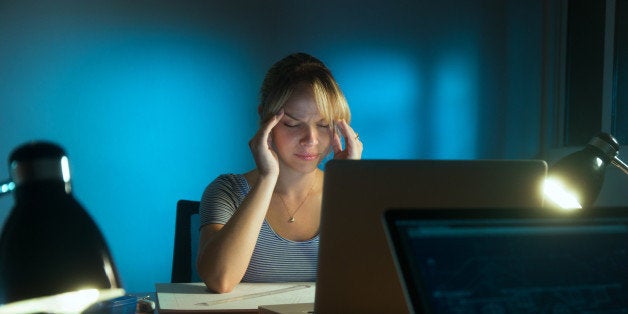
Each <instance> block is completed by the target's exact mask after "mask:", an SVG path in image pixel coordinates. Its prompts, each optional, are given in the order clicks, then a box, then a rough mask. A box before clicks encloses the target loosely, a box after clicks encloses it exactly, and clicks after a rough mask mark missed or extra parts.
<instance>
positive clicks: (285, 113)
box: [284, 111, 325, 122]
mask: <svg viewBox="0 0 628 314" xmlns="http://www.w3.org/2000/svg"><path fill="white" fill-rule="evenodd" d="M284 115H285V116H287V117H288V118H290V119H292V120H297V121H303V120H301V119H299V118H297V117H295V116H293V115H291V114H289V113H287V112H285V111H284ZM321 121H325V118H321V119H320V120H318V121H317V122H321Z"/></svg>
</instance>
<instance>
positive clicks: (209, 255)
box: [197, 178, 276, 293]
mask: <svg viewBox="0 0 628 314" xmlns="http://www.w3.org/2000/svg"><path fill="white" fill-rule="evenodd" d="M275 181H276V179H275V180H272V178H270V179H266V180H264V179H260V180H258V182H257V184H256V185H255V186H254V187H253V188H252V189H251V191H250V192H249V194H248V196H247V197H246V199H245V200H244V201H243V202H242V204H241V205H240V208H239V209H238V210H237V211H236V213H235V214H234V215H233V216H232V217H231V219H229V221H228V222H227V224H225V225H220V224H210V225H206V226H204V227H203V228H202V229H201V234H200V245H199V254H198V259H197V268H198V273H199V275H200V276H201V278H202V279H203V281H204V282H205V285H206V286H207V288H209V289H210V290H212V291H215V292H218V293H224V292H229V291H231V290H233V288H234V287H235V286H236V285H237V284H238V283H240V281H241V280H242V277H243V276H244V273H245V272H246V269H247V267H248V265H249V261H250V260H251V255H252V254H253V249H254V248H255V244H256V243H257V237H258V235H259V231H260V228H261V225H262V222H263V221H264V217H265V216H266V210H267V208H268V204H269V203H270V197H271V195H272V191H273V189H274V186H275Z"/></svg>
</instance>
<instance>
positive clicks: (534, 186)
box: [314, 160, 547, 314]
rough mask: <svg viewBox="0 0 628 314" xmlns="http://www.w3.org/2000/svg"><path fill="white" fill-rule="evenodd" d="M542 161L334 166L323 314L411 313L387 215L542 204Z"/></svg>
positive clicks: (328, 185) (327, 186)
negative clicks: (399, 211) (387, 229)
mask: <svg viewBox="0 0 628 314" xmlns="http://www.w3.org/2000/svg"><path fill="white" fill-rule="evenodd" d="M546 173H547V164H546V163H545V162H544V161H542V160H332V161H329V162H328V163H327V165H326V168H325V177H324V185H323V200H322V213H321V215H322V216H321V226H320V246H319V269H318V277H317V283H316V287H317V288H316V296H315V305H314V307H315V311H316V312H317V313H323V314H324V313H378V312H379V313H404V312H408V308H407V306H406V304H405V300H404V297H403V292H402V289H401V284H400V282H399V279H398V277H397V274H396V270H395V265H394V263H393V259H392V256H391V254H390V250H389V248H388V245H387V242H386V237H385V234H384V229H383V225H382V223H381V219H382V218H381V217H382V213H383V212H384V210H385V209H387V208H391V207H436V206H439V207H470V206H472V207H475V206H481V207H482V206H483V207H501V208H503V207H511V206H512V207H521V206H524V207H525V206H540V205H542V203H543V197H542V193H541V184H542V181H543V179H544V178H545V176H546Z"/></svg>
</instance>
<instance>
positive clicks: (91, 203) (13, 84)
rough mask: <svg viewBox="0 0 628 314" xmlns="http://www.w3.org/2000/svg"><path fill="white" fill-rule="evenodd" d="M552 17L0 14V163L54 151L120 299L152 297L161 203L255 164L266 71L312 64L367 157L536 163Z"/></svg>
mask: <svg viewBox="0 0 628 314" xmlns="http://www.w3.org/2000/svg"><path fill="white" fill-rule="evenodd" d="M549 13H551V12H548V6H547V5H546V4H544V1H542V0H532V1H517V0H507V1H504V0H482V1H464V0H444V1H400V0H394V1H374V0H367V1H352V0H339V1H338V0H335V1H288V0H271V1H244V0H231V1H193V0H188V1H164V0H155V1H119V0H114V1H67V0H64V1H29V0H27V1H2V2H0V106H1V111H0V156H4V157H2V158H8V156H9V154H10V152H11V151H12V150H13V149H14V148H15V147H16V146H18V145H20V144H22V143H24V142H27V141H30V140H34V139H46V140H51V141H54V142H57V143H59V144H60V145H62V146H63V147H64V148H65V149H66V151H67V153H68V155H69V157H70V163H71V169H72V171H73V186H74V193H75V196H76V197H77V198H78V199H79V201H81V203H82V204H83V205H84V206H85V207H86V208H87V209H88V211H89V213H90V214H91V215H92V217H94V219H95V220H96V221H97V223H98V225H99V226H100V228H101V230H102V231H103V233H104V235H105V237H106V238H107V241H108V243H109V245H110V247H111V249H112V251H113V254H114V258H115V261H116V263H117V265H118V268H119V270H120V272H121V275H122V279H123V281H124V284H125V287H126V289H127V290H128V291H152V290H154V283H155V282H168V281H169V280H170V267H171V262H172V249H173V234H174V215H175V204H176V201H177V200H178V199H200V196H201V193H202V191H203V189H204V188H205V186H206V185H207V184H208V183H209V182H210V181H211V180H212V179H213V178H214V177H215V176H217V175H218V174H220V173H224V172H244V171H247V170H250V169H251V168H252V167H254V164H253V161H252V158H251V156H250V152H249V149H248V145H247V142H248V140H249V139H250V138H251V137H252V136H253V134H254V133H255V131H256V130H257V123H258V122H257V111H256V108H257V101H258V98H257V95H258V88H259V85H260V84H261V81H262V79H263V76H264V73H265V71H266V70H267V69H268V67H270V66H271V65H272V63H273V62H275V61H277V60H278V59H280V58H282V57H283V56H285V55H287V54H289V53H292V52H296V51H304V52H308V53H311V54H313V55H315V56H317V57H319V58H320V59H322V60H323V61H324V62H326V63H327V65H328V66H329V67H330V68H331V70H332V71H333V72H334V74H335V76H336V78H337V80H338V81H339V83H340V85H341V87H342V88H343V90H344V92H345V94H346V96H347V99H348V101H349V104H350V106H351V109H352V113H353V121H352V127H353V128H355V130H356V131H358V132H359V133H360V137H361V139H362V141H363V142H364V153H363V157H364V158H371V159H373V158H381V159H402V158H408V159H478V158H539V157H542V156H543V154H544V151H545V149H546V148H547V147H548V146H549V144H548V143H546V142H545V141H544V140H542V139H543V138H545V137H544V136H545V134H546V133H547V132H548V131H547V130H548V126H547V122H548V121H549V120H551V119H550V118H549V117H548V116H547V115H546V111H545V109H544V105H543V103H544V101H545V99H546V98H548V95H547V93H545V94H544V93H543V90H544V89H543V88H544V86H547V85H551V83H552V82H548V81H547V80H546V79H545V74H546V69H547V64H548V62H552V61H551V60H549V59H547V58H545V59H544V58H543V55H544V53H546V52H547V51H548V48H547V46H546V44H547V40H548V38H547V37H548V36H549V35H548V33H547V30H545V31H544V22H546V21H547V18H548V17H547V15H548V14H549ZM550 52H551V51H550ZM550 96H551V95H550ZM550 98H551V97H550ZM5 160H6V159H5ZM8 176H9V174H8V165H7V166H6V167H0V178H7V177H8ZM12 202H13V200H12V198H11V197H4V198H2V199H0V222H3V221H4V219H5V218H6V216H7V215H8V213H9V211H10V209H11V206H12V204H13V203H12ZM42 262H44V261H42Z"/></svg>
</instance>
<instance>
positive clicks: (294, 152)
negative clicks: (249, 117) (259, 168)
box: [272, 85, 333, 172]
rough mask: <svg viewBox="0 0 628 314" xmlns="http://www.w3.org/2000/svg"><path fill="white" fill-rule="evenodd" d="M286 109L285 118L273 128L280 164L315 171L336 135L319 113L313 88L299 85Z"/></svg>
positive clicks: (274, 144)
mask: <svg viewBox="0 0 628 314" xmlns="http://www.w3.org/2000/svg"><path fill="white" fill-rule="evenodd" d="M283 109H284V116H283V118H282V119H281V121H279V123H278V124H277V125H276V126H275V127H274V128H273V130H272V137H273V146H274V147H275V150H276V152H277V156H278V157H279V161H280V164H282V166H287V167H289V168H291V169H293V170H296V171H299V172H310V171H313V170H315V169H316V168H317V167H318V165H319V164H320V163H321V162H322V161H323V159H324V158H325V156H327V154H329V152H330V147H331V139H332V135H333V134H332V127H331V125H330V123H329V122H328V121H325V120H324V119H323V117H322V116H321V115H320V113H319V112H318V109H317V107H316V100H315V98H314V93H313V91H312V89H311V88H310V87H309V86H308V85H300V86H299V87H297V88H296V89H295V90H294V92H293V93H292V95H291V96H290V98H288V101H286V104H285V105H284V107H283Z"/></svg>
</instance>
